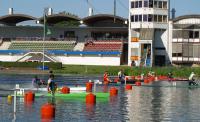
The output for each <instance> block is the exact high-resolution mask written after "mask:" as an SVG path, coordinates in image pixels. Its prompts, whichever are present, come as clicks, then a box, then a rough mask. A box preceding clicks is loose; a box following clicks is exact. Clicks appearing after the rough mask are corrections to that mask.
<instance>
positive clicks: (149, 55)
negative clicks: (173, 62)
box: [128, 0, 170, 66]
mask: <svg viewBox="0 0 200 122" xmlns="http://www.w3.org/2000/svg"><path fill="white" fill-rule="evenodd" d="M168 18H169V1H168V0H130V1H129V20H130V21H129V23H130V24H129V55H128V65H133V66H153V65H158V66H162V65H165V64H167V63H170V56H169V54H168V52H169V46H170V44H169V41H168V40H169V31H168V28H169V25H168Z"/></svg>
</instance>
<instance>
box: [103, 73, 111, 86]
mask: <svg viewBox="0 0 200 122" xmlns="http://www.w3.org/2000/svg"><path fill="white" fill-rule="evenodd" d="M103 82H104V84H108V83H109V82H110V79H109V78H108V72H107V71H105V73H104V75H103Z"/></svg>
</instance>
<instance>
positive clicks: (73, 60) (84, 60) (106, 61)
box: [53, 56, 120, 66]
mask: <svg viewBox="0 0 200 122" xmlns="http://www.w3.org/2000/svg"><path fill="white" fill-rule="evenodd" d="M53 58H55V59H56V60H58V61H60V62H62V63H63V64H72V65H108V66H120V57H100V56H94V57H85V56H83V57H81V56H73V57H72V56H70V57H68V56H54V57H53Z"/></svg>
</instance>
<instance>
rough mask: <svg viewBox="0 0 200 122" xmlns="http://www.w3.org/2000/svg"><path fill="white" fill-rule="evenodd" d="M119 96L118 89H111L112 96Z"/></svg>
mask: <svg viewBox="0 0 200 122" xmlns="http://www.w3.org/2000/svg"><path fill="white" fill-rule="evenodd" d="M117 94H118V89H117V88H115V87H111V88H110V96H116V95H117Z"/></svg>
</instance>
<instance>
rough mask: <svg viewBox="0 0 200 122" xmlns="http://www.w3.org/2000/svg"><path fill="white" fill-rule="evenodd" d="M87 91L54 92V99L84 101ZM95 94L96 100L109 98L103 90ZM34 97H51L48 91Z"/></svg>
mask: <svg viewBox="0 0 200 122" xmlns="http://www.w3.org/2000/svg"><path fill="white" fill-rule="evenodd" d="M87 94H88V93H85V92H84V93H70V94H61V93H55V95H54V96H55V99H62V100H70V101H72V100H73V101H85V97H86V95H87ZM95 95H96V101H97V102H98V101H102V102H103V101H108V100H109V96H110V95H109V93H103V92H97V93H95ZM18 96H19V97H23V96H22V95H18ZM35 97H36V98H42V97H48V98H51V97H53V96H52V95H51V94H49V93H35Z"/></svg>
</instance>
